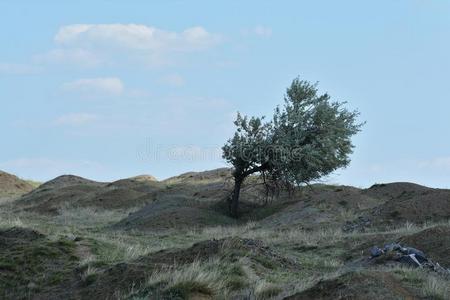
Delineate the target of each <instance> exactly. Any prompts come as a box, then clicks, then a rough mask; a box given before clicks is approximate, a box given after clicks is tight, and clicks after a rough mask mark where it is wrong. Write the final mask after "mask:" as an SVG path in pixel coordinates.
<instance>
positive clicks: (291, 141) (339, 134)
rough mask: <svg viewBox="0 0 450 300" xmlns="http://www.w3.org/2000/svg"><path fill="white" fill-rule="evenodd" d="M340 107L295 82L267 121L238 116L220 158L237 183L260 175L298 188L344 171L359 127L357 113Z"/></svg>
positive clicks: (312, 87)
mask: <svg viewBox="0 0 450 300" xmlns="http://www.w3.org/2000/svg"><path fill="white" fill-rule="evenodd" d="M344 104H345V102H344V103H340V102H333V101H331V97H330V96H329V95H328V94H319V92H318V89H317V84H311V83H309V82H307V81H303V80H300V79H298V78H297V79H294V81H293V82H292V84H291V86H290V87H289V88H288V89H287V91H286V95H285V104H284V106H283V107H281V108H280V107H277V108H276V109H275V113H274V116H273V119H272V120H271V121H265V119H264V117H261V118H259V117H251V118H249V117H246V116H242V115H241V114H239V113H238V115H237V119H236V121H235V122H234V124H235V125H236V133H235V134H234V137H233V138H231V139H230V140H228V142H227V143H226V144H225V145H224V146H223V148H222V150H223V158H224V159H225V160H226V161H228V162H229V163H231V164H232V165H233V166H234V168H235V171H234V174H233V175H234V177H235V180H236V182H237V183H238V184H239V183H240V182H242V181H243V179H245V178H246V177H247V176H248V175H250V174H253V173H257V172H260V173H262V174H263V175H264V176H266V175H268V176H269V178H270V179H273V180H274V181H277V182H285V183H287V184H289V185H300V184H302V183H308V182H310V181H312V180H316V179H319V178H321V177H323V176H325V175H327V174H329V173H331V172H333V171H335V170H336V169H338V168H341V167H346V166H347V165H348V164H349V162H350V159H349V155H350V154H351V153H352V149H353V145H352V141H351V137H352V136H353V135H355V134H356V133H357V132H358V131H359V130H360V128H361V126H362V124H360V123H357V120H356V119H357V117H358V115H359V113H358V112H357V111H349V110H347V109H346V108H344V106H343V105H344ZM235 194H237V193H236V191H235ZM236 198H238V195H237V196H236ZM237 200H238V199H233V201H237Z"/></svg>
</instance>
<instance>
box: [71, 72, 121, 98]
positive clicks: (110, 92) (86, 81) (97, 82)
mask: <svg viewBox="0 0 450 300" xmlns="http://www.w3.org/2000/svg"><path fill="white" fill-rule="evenodd" d="M62 89H63V90H65V91H69V92H77V93H81V94H85V95H87V96H89V97H93V96H119V95H121V94H122V93H123V91H124V84H123V83H122V81H121V80H120V79H119V78H116V77H105V78H82V79H78V80H75V81H71V82H67V83H64V84H63V85H62Z"/></svg>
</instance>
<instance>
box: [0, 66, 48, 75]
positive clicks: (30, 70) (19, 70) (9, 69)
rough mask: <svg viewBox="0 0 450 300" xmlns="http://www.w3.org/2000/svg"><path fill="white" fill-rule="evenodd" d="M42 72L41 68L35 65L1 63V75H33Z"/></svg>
mask: <svg viewBox="0 0 450 300" xmlns="http://www.w3.org/2000/svg"><path fill="white" fill-rule="evenodd" d="M40 71H42V69H41V68H39V67H37V66H33V65H27V64H11V63H0V74H13V75H31V74H36V73H39V72H40Z"/></svg>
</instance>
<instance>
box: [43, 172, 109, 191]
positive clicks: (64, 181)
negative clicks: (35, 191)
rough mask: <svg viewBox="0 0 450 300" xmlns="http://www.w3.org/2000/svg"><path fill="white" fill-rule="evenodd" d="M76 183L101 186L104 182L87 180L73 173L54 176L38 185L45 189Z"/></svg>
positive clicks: (75, 184)
mask: <svg viewBox="0 0 450 300" xmlns="http://www.w3.org/2000/svg"><path fill="white" fill-rule="evenodd" d="M77 185H87V186H103V185H104V183H101V182H97V181H93V180H89V179H86V178H83V177H79V176H75V175H61V176H58V177H56V178H55V179H52V180H50V181H47V182H45V183H44V184H42V185H41V186H40V189H41V190H46V189H51V188H63V187H68V186H77Z"/></svg>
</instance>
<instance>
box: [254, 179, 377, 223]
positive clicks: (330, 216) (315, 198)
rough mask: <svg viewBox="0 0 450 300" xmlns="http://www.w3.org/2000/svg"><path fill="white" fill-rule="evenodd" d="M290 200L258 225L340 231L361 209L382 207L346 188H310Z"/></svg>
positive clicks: (302, 190) (315, 186)
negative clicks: (327, 228)
mask: <svg viewBox="0 0 450 300" xmlns="http://www.w3.org/2000/svg"><path fill="white" fill-rule="evenodd" d="M291 198H292V199H294V200H296V201H291V204H290V205H288V206H286V207H285V208H284V209H282V210H280V211H278V212H275V213H274V214H272V215H271V216H269V217H267V218H266V219H264V220H263V221H262V225H263V226H268V227H273V226H277V227H291V226H297V227H300V228H303V229H315V228H319V227H320V228H324V227H340V226H342V225H343V224H344V223H345V222H346V221H350V220H353V218H354V217H355V216H356V215H359V214H361V213H362V212H363V211H364V210H365V209H369V208H373V207H376V206H378V205H380V203H383V201H382V200H380V199H377V198H374V197H371V196H369V195H365V194H364V193H363V190H361V189H358V188H354V187H350V186H329V185H313V186H311V188H309V187H304V188H302V189H301V190H298V191H297V192H296V193H295V194H294V195H293V196H292V197H291Z"/></svg>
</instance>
